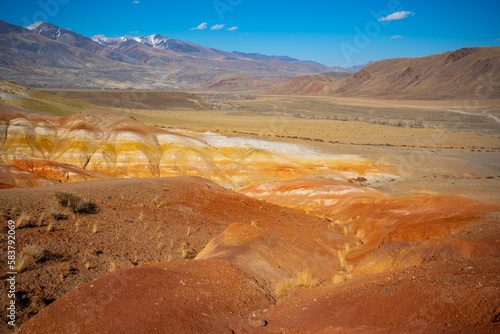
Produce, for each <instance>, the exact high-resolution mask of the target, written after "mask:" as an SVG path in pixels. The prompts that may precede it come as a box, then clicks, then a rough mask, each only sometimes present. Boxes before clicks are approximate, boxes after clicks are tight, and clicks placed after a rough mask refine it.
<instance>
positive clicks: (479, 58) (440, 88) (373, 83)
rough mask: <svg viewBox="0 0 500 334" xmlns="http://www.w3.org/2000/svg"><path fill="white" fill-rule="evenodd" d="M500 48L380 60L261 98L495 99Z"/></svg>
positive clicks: (301, 81) (282, 87)
mask: <svg viewBox="0 0 500 334" xmlns="http://www.w3.org/2000/svg"><path fill="white" fill-rule="evenodd" d="M499 81H500V47H480V48H463V49H459V50H456V51H450V52H444V53H440V54H435V55H430V56H426V57H419V58H397V59H385V60H380V61H377V62H374V63H371V64H369V65H367V66H365V67H363V68H362V69H361V70H359V71H357V72H356V73H354V74H352V75H351V76H349V77H347V78H345V79H343V80H341V81H338V82H330V83H329V82H328V81H327V79H326V78H323V77H321V76H300V77H297V78H295V79H293V80H291V81H289V82H288V83H285V84H283V85H280V86H278V87H276V88H274V89H272V90H270V91H268V92H266V94H283V95H328V96H358V97H360V96H362V97H378V98H391V99H418V100H420V99H429V100H439V99H457V98H480V99H485V98H488V99H494V98H500V90H498V89H497V83H498V82H499Z"/></svg>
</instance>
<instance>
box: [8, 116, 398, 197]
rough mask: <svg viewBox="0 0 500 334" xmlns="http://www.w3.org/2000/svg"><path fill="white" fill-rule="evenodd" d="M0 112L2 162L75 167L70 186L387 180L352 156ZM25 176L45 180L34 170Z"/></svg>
mask: <svg viewBox="0 0 500 334" xmlns="http://www.w3.org/2000/svg"><path fill="white" fill-rule="evenodd" d="M0 108H1V109H0V125H2V128H1V129H3V131H1V132H0V150H1V151H0V154H1V155H2V161H4V162H5V163H11V164H15V165H16V166H18V167H21V168H23V167H22V163H14V162H12V161H15V160H25V159H28V160H30V161H32V160H33V159H34V158H35V159H42V160H47V161H52V162H55V163H59V164H66V165H71V166H75V167H77V168H79V169H80V171H78V173H79V174H80V177H78V178H75V180H80V179H86V178H88V179H91V178H101V177H103V176H99V174H95V172H97V173H100V174H104V175H107V176H111V177H154V176H179V175H195V176H201V177H204V178H206V179H209V180H213V181H215V182H216V183H218V184H220V185H223V186H225V187H228V188H241V187H244V186H249V185H252V184H257V183H263V182H269V181H276V180H287V179H292V178H299V177H304V176H308V175H319V176H325V177H329V178H334V179H341V180H347V179H350V178H353V177H354V178H356V177H365V178H367V179H370V180H372V179H376V178H383V177H389V176H390V177H393V176H395V175H394V174H393V173H390V172H387V171H385V170H384V167H383V166H382V167H379V166H377V164H375V163H372V162H371V161H369V160H367V159H365V158H362V157H360V156H356V155H328V154H318V153H316V152H314V151H311V150H309V149H306V148H303V147H300V146H298V145H294V144H289V143H283V142H270V141H266V140H258V139H253V138H244V137H225V136H222V135H218V134H215V133H211V132H207V133H193V132H188V131H175V130H172V131H167V130H164V129H161V128H157V127H153V126H149V125H146V124H143V123H141V122H138V121H136V120H134V119H132V118H130V117H127V116H123V115H118V114H115V113H112V112H109V111H101V110H87V111H84V112H80V113H77V114H74V115H71V116H65V117H56V116H52V115H47V114H44V113H39V112H34V111H30V110H25V109H19V108H14V107H4V106H1V107H0ZM9 161H11V162H9ZM45 164H48V163H45ZM378 165H380V164H378ZM388 167H389V166H388ZM81 170H85V171H81ZM37 171H40V173H38V174H37ZM32 172H34V173H35V174H37V175H39V176H42V177H46V176H47V174H44V173H43V172H42V171H41V170H40V169H36V168H34V169H32ZM75 172H76V170H75ZM92 173H94V174H92ZM69 179H70V181H71V178H69Z"/></svg>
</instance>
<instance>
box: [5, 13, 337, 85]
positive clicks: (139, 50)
mask: <svg viewBox="0 0 500 334" xmlns="http://www.w3.org/2000/svg"><path fill="white" fill-rule="evenodd" d="M0 59H1V60H0V65H1V66H0V78H1V79H3V80H10V81H15V82H17V83H20V84H23V85H25V86H30V87H52V88H98V89H103V88H123V89H126V88H136V89H155V88H157V89H165V88H170V89H174V88H186V87H193V86H196V85H199V84H200V83H202V82H204V81H207V80H210V79H213V78H214V77H215V76H217V75H222V74H228V73H243V74H246V75H249V76H258V77H272V76H284V77H294V76H297V75H301V74H308V73H320V72H327V71H338V70H342V69H340V68H330V67H328V66H324V65H321V64H318V63H315V62H311V61H301V60H298V59H294V58H290V57H277V56H266V55H260V54H245V53H241V52H227V51H222V50H217V49H213V48H210V47H205V46H201V45H197V44H193V43H189V42H185V41H180V40H176V39H171V38H168V37H165V36H162V35H159V34H154V35H151V36H147V37H132V36H122V37H117V38H107V37H105V36H103V35H97V36H94V37H93V39H90V38H89V37H87V36H83V35H81V34H78V33H76V32H73V31H71V30H68V29H61V28H59V27H57V26H54V25H53V24H50V23H47V22H37V23H35V24H32V25H30V26H28V27H27V29H26V28H23V27H19V26H15V25H12V24H9V23H7V22H4V21H1V20H0Z"/></svg>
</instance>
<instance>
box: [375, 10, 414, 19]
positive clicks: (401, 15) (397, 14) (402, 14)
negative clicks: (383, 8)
mask: <svg viewBox="0 0 500 334" xmlns="http://www.w3.org/2000/svg"><path fill="white" fill-rule="evenodd" d="M413 15H415V13H414V12H408V11H401V12H395V13H392V14H391V15H387V16H386V17H383V16H382V17H381V18H379V19H378V20H379V21H395V20H402V19H406V18H407V17H408V16H413Z"/></svg>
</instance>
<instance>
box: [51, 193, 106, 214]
mask: <svg viewBox="0 0 500 334" xmlns="http://www.w3.org/2000/svg"><path fill="white" fill-rule="evenodd" d="M56 198H57V201H58V202H59V204H60V205H61V206H62V207H64V208H69V209H70V210H71V211H73V212H74V213H98V212H99V208H98V206H97V205H96V204H95V203H92V202H87V201H84V200H83V199H82V198H81V197H80V196H77V195H75V194H71V193H65V192H57V193H56Z"/></svg>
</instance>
